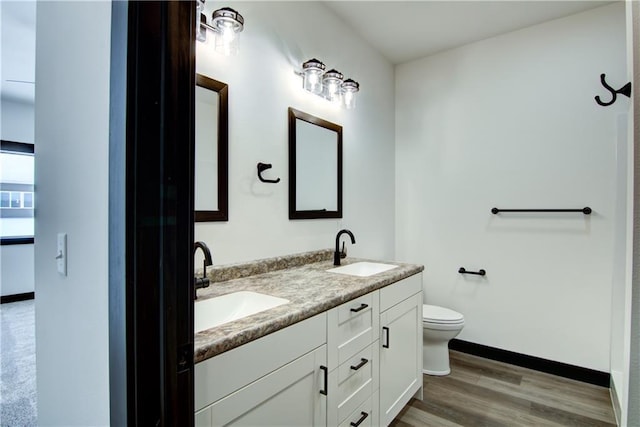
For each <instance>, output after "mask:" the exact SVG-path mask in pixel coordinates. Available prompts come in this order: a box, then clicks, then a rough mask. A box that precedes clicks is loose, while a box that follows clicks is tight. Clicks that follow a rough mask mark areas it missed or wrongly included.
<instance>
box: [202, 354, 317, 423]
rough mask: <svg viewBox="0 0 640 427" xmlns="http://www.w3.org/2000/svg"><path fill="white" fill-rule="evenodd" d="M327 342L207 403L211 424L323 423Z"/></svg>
mask: <svg viewBox="0 0 640 427" xmlns="http://www.w3.org/2000/svg"><path fill="white" fill-rule="evenodd" d="M326 353H327V350H326V345H323V346H322V347H319V348H318V349H316V350H314V351H312V352H310V353H307V354H306V355H304V356H302V357H300V358H298V359H296V360H294V361H293V362H291V363H288V364H287V365H285V366H283V367H281V368H280V369H278V370H276V371H274V372H272V373H270V374H269V375H266V376H265V377H263V378H261V379H259V380H257V381H255V382H253V383H251V384H249V385H247V386H246V387H243V388H241V389H240V390H238V391H236V392H234V393H232V394H230V395H229V396H227V397H225V398H223V399H221V400H219V401H217V402H216V403H214V404H213V405H211V406H210V411H211V423H212V425H214V426H226V425H234V426H257V425H271V426H326V423H327V397H326V395H324V394H322V393H321V391H326V383H325V380H326V376H325V371H324V370H322V369H320V367H321V366H326Z"/></svg>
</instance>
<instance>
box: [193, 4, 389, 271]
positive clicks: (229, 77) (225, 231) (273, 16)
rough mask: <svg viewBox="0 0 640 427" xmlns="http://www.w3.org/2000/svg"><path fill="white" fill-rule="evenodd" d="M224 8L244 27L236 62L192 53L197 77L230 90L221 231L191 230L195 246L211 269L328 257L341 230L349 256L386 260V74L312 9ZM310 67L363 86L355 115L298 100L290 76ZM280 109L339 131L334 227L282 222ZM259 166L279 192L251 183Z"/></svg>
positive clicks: (372, 56) (283, 133)
mask: <svg viewBox="0 0 640 427" xmlns="http://www.w3.org/2000/svg"><path fill="white" fill-rule="evenodd" d="M213 6H214V5H213V4H210V3H207V7H208V8H213ZM231 7H234V8H236V9H237V10H238V11H239V12H240V13H241V14H242V15H243V16H244V18H245V22H246V23H245V29H244V31H243V32H242V33H241V40H240V52H239V54H238V55H237V56H232V57H224V56H222V55H219V54H217V53H215V52H213V50H212V49H211V50H210V49H209V47H207V46H205V45H202V44H200V43H198V46H197V52H196V64H197V66H196V68H197V71H198V72H199V73H202V74H205V75H207V76H209V77H211V78H214V79H216V80H220V81H223V82H225V83H227V84H228V85H229V221H228V222H225V223H196V226H195V237H196V239H197V240H203V241H205V242H206V243H207V244H208V245H209V247H210V248H211V250H212V253H213V258H214V263H215V264H217V265H219V264H226V263H231V262H240V261H246V260H252V259H258V258H265V257H272V256H277V255H284V254H291V253H297V252H303V251H308V250H316V249H324V248H329V247H333V245H334V244H335V235H336V232H337V231H338V230H340V229H341V228H348V229H350V230H351V231H353V233H354V234H355V236H356V245H349V244H347V246H349V247H348V251H349V255H350V256H361V257H373V258H381V259H392V258H394V208H393V202H394V161H393V159H394V95H393V94H394V83H393V75H394V74H393V67H392V66H391V65H390V64H389V63H388V62H387V61H386V60H385V59H383V58H382V56H381V55H380V54H378V53H377V52H375V51H374V50H373V49H372V48H370V47H369V46H368V45H366V44H365V43H364V42H363V41H361V39H360V38H359V37H358V36H357V35H356V34H355V33H353V32H352V31H351V30H350V29H349V28H347V27H345V26H344V24H343V23H342V21H340V20H339V19H338V18H336V17H335V15H333V13H332V12H331V11H330V10H328V9H327V8H326V7H325V6H323V5H322V4H320V3H317V2H237V3H231ZM209 15H210V13H209ZM313 57H315V58H318V59H319V60H321V61H323V62H324V63H325V64H326V65H327V67H328V68H333V67H335V68H336V69H338V70H340V71H341V72H343V73H344V74H345V76H346V77H351V78H353V79H354V80H356V81H358V82H359V83H360V84H361V92H360V93H359V98H358V105H357V108H356V109H355V110H344V109H341V108H336V107H334V106H332V105H331V104H330V103H329V102H327V101H325V100H323V99H321V98H319V97H317V96H315V95H311V94H309V93H306V92H304V91H303V89H302V81H301V78H300V77H298V76H296V75H295V74H294V70H296V69H300V67H301V64H302V63H303V62H304V61H306V60H308V59H311V58H313ZM288 107H294V108H296V109H298V110H301V111H304V112H306V113H309V114H312V115H315V116H318V117H320V118H323V119H325V120H328V121H331V122H334V123H337V124H339V125H342V126H343V155H344V169H343V171H344V176H343V181H344V183H343V186H344V193H343V216H344V217H343V219H342V220H332V219H321V220H295V221H290V220H289V216H288V184H289V177H288V128H287V108H288ZM258 162H264V163H272V164H273V168H272V169H269V170H268V171H267V172H266V173H265V176H268V177H272V178H275V177H280V178H281V181H280V183H279V184H265V183H262V182H260V181H258V178H257V170H256V164H257V163H258ZM196 266H197V267H200V266H201V264H200V261H199V260H197V261H196Z"/></svg>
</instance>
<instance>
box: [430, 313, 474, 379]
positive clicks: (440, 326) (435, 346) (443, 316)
mask: <svg viewBox="0 0 640 427" xmlns="http://www.w3.org/2000/svg"><path fill="white" fill-rule="evenodd" d="M463 327H464V316H463V315H462V314H460V313H458V312H457V311H453V310H450V309H448V308H444V307H438V306H437V305H428V304H423V305H422V347H423V348H422V372H423V373H425V374H428V375H448V374H449V373H450V372H451V369H450V368H449V340H450V339H452V338H455V337H456V336H457V335H458V334H459V333H460V331H461V330H462V328H463Z"/></svg>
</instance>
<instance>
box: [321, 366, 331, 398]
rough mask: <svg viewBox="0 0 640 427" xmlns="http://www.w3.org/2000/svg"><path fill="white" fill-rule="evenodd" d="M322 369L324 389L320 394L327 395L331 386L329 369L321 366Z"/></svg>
mask: <svg viewBox="0 0 640 427" xmlns="http://www.w3.org/2000/svg"><path fill="white" fill-rule="evenodd" d="M320 369H322V370H323V371H324V388H323V389H322V390H320V394H324V395H325V396H326V395H327V386H328V385H329V369H327V367H326V366H320Z"/></svg>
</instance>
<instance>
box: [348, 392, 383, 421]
mask: <svg viewBox="0 0 640 427" xmlns="http://www.w3.org/2000/svg"><path fill="white" fill-rule="evenodd" d="M376 400H377V394H376V393H374V395H372V396H370V397H369V398H368V399H367V400H365V402H364V403H363V404H362V405H360V406H359V407H358V408H357V409H356V410H355V411H353V412H352V413H351V414H349V416H348V417H347V418H345V419H344V421H342V423H340V425H339V427H353V425H357V426H358V427H372V426H377V425H378V422H377V421H376V420H375V418H376V415H377V409H376V407H375V404H374V402H375V401H376Z"/></svg>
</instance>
